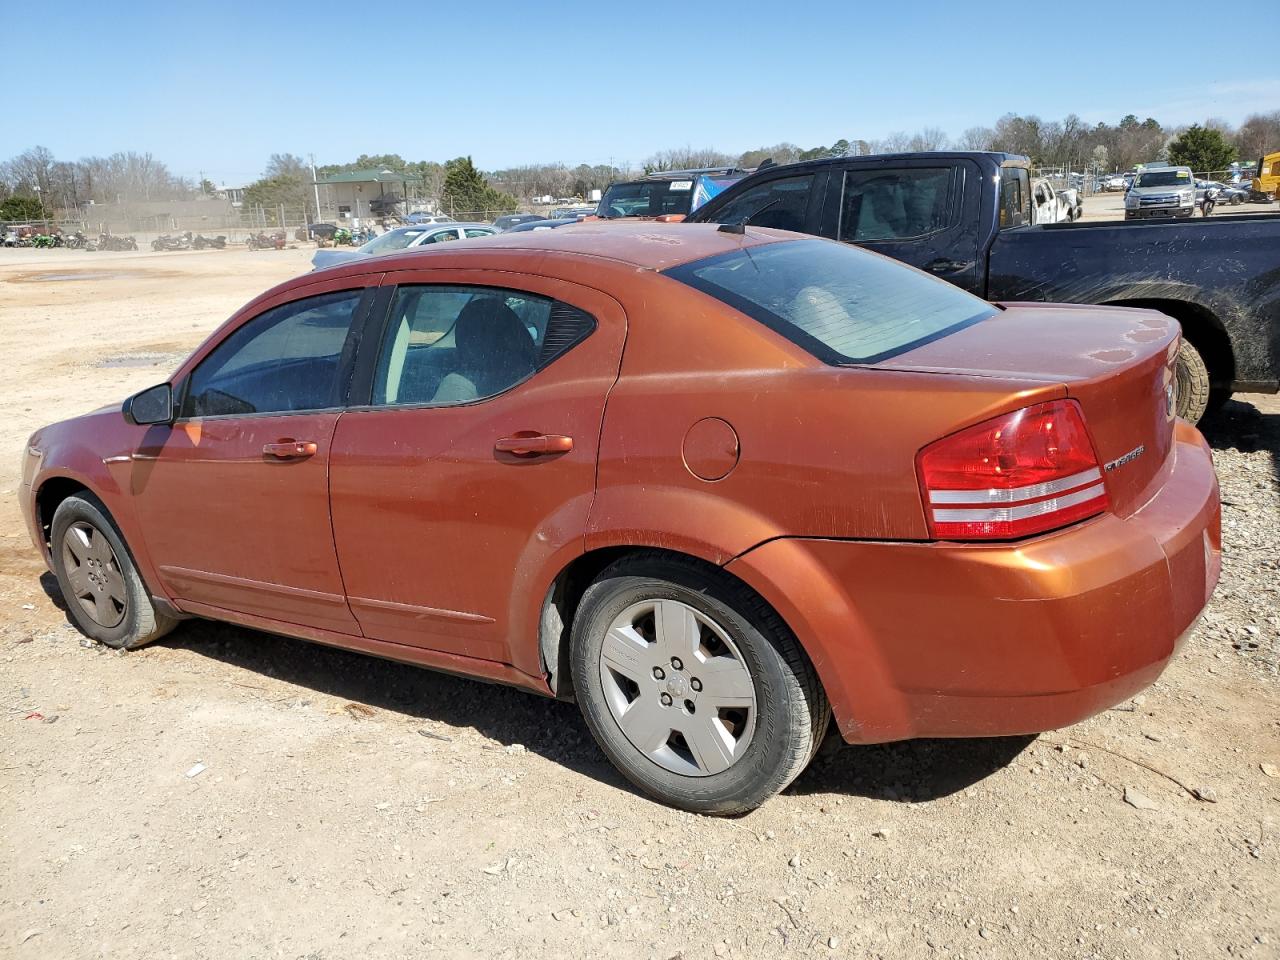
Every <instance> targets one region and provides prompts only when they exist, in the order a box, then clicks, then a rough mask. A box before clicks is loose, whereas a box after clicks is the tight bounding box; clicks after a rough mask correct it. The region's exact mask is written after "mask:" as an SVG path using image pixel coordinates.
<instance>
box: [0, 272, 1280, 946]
mask: <svg viewBox="0 0 1280 960" xmlns="http://www.w3.org/2000/svg"><path fill="white" fill-rule="evenodd" d="M309 255H310V251H309V250H307V249H295V250H287V251H284V252H276V251H262V252H257V253H250V252H247V251H231V250H228V251H206V252H199V253H195V252H192V253H169V254H153V253H150V252H147V253H132V254H106V253H99V254H81V253H76V252H71V251H65V250H49V251H35V250H0V357H3V358H4V363H5V376H4V378H3V381H0V558H3V562H2V563H0V611H3V617H2V618H0V698H2V700H0V957H18V958H28V957H30V958H37V957H38V958H59V960H73V958H82V957H84V958H87V957H111V958H128V957H145V958H148V960H151V958H156V957H174V958H184V960H185V958H220V960H221V958H231V957H234V958H288V960H294V958H299V960H301V958H307V960H318V958H323V960H340V958H357V957H377V958H399V957H405V958H408V957H413V958H421V957H431V956H440V957H450V958H453V957H543V956H545V957H579V956H582V957H588V956H589V957H603V956H609V957H614V956H617V957H651V958H656V960H669V958H674V957H683V958H690V960H691V958H697V957H708V958H711V957H726V956H727V957H736V958H755V957H773V956H802V957H807V956H816V957H827V956H830V957H850V958H860V960H861V958H917V957H947V958H960V957H969V958H978V957H982V958H986V957H991V958H1028V957H1053V958H1098V960H1104V958H1105V960H1112V958H1162V960H1164V958H1175V957H1176V958H1187V960H1199V958H1207V957H1232V958H1239V957H1250V958H1252V957H1256V958H1265V957H1277V956H1280V905H1278V904H1280V869H1277V856H1278V853H1280V840H1278V838H1280V779H1276V777H1277V775H1278V774H1280V771H1277V769H1276V768H1277V767H1280V676H1278V663H1280V484H1278V483H1277V468H1278V464H1277V455H1278V452H1280V402H1277V400H1276V398H1262V397H1247V398H1243V402H1234V403H1232V404H1230V405H1229V406H1228V409H1227V411H1226V412H1225V414H1224V415H1222V416H1220V417H1218V418H1216V419H1215V420H1214V421H1213V422H1211V423H1209V424H1208V425H1207V427H1206V432H1207V433H1208V435H1209V436H1210V439H1211V441H1212V442H1213V444H1214V446H1215V457H1216V463H1217V466H1218V469H1219V472H1220V475H1221V478H1222V484H1223V493H1224V499H1225V501H1226V507H1225V531H1224V533H1225V537H1224V539H1225V571H1224V578H1223V582H1222V584H1221V586H1220V587H1219V590H1218V593H1217V595H1216V597H1215V599H1214V601H1213V603H1212V604H1211V606H1210V609H1209V612H1208V614H1207V617H1206V619H1205V621H1204V622H1203V624H1202V626H1201V627H1200V628H1199V629H1198V630H1197V631H1196V633H1195V634H1194V635H1193V636H1192V637H1191V639H1190V640H1189V641H1188V643H1187V644H1186V646H1185V648H1184V650H1183V651H1182V653H1181V654H1180V655H1179V656H1178V657H1177V658H1176V660H1175V661H1174V662H1173V664H1172V665H1171V666H1170V668H1169V669H1168V671H1167V672H1166V673H1165V675H1164V676H1163V677H1162V679H1161V680H1160V681H1159V682H1157V683H1156V685H1155V686H1154V687H1152V688H1151V689H1150V690H1148V691H1147V692H1146V693H1145V694H1143V695H1142V696H1140V697H1136V698H1134V700H1133V701H1131V702H1130V703H1127V704H1124V705H1122V706H1120V707H1117V708H1116V709H1113V710H1110V711H1107V712H1106V713H1104V714H1102V715H1101V716H1099V717H1097V718H1095V719H1093V720H1090V721H1088V722H1086V723H1083V724H1081V725H1079V726H1077V727H1073V728H1071V729H1067V730H1062V731H1057V732H1054V733H1050V734H1046V735H1044V736H1041V737H1038V738H1020V739H1000V740H972V741H923V742H913V743H902V744H892V745H887V746H879V747H843V746H840V745H839V744H837V743H830V742H829V743H828V745H827V746H825V747H824V749H823V750H822V752H821V753H820V755H819V756H818V758H817V759H816V760H815V762H814V764H813V765H812V767H811V768H810V769H809V770H808V771H807V772H806V773H805V774H804V775H802V776H801V778H800V779H799V780H798V781H797V782H796V783H795V784H794V785H793V786H792V787H791V788H790V789H789V790H787V791H786V792H785V793H784V794H782V795H781V796H779V797H777V798H775V799H774V800H772V801H771V802H769V803H768V804H767V805H765V806H764V807H763V808H762V809H761V810H759V811H757V812H755V813H752V814H750V815H747V816H744V817H741V818H737V819H719V820H718V819H709V818H704V817H698V816H693V815H689V814H684V813H678V812H675V811H672V810H668V809H665V808H663V807H660V806H657V805H655V804H654V803H652V802H650V801H648V800H647V799H644V798H643V797H641V796H638V795H637V794H636V793H635V792H634V791H632V790H631V789H630V788H629V787H628V786H627V785H626V784H625V783H624V782H623V781H622V779H621V778H620V777H619V776H618V775H617V774H616V773H614V771H613V769H612V768H611V767H610V766H609V764H608V762H607V761H606V760H605V759H604V757H603V756H602V755H601V753H600V752H599V750H598V749H597V748H596V747H595V745H594V743H593V742H592V740H591V738H590V736H589V734H588V733H587V731H586V728H585V727H584V725H583V723H582V721H581V719H580V718H579V715H578V713H577V712H576V709H575V708H574V707H573V706H571V705H566V704H559V703H554V702H551V701H547V700H543V699H539V698H537V697H533V696H530V695H526V694H522V693H518V692H515V691H512V690H508V689H504V688H500V687H495V686H486V685H483V684H480V683H476V682H472V681H469V680H464V679H459V678H453V677H447V676H442V675H437V674H432V673H429V672H426V671H422V670H418V669H415V668H412V667H407V666H401V665H398V664H394V663H389V662H384V661H379V660H374V659H371V658H367V657H361V656H358V655H356V654H348V653H344V652H341V651H336V650H330V649H326V648H322V647H317V646H311V645H308V644H305V643H302V642H298V641H294V640H288V639H282V638H279V637H274V636H269V635H266V634H261V633H255V632H252V631H249V630H244V629H239V628H234V627H229V626H219V625H215V624H210V623H202V622H197V621H193V622H189V623H187V624H184V625H183V626H182V627H180V628H179V629H178V631H176V632H175V633H174V634H172V635H171V636H170V637H169V638H167V639H166V640H165V641H163V642H161V643H160V644H158V645H155V646H153V647H150V648H147V649H145V650H142V651H139V652H136V653H131V654H116V653H113V652H109V651H106V650H105V649H104V648H101V647H96V646H85V645H83V644H82V643H81V640H80V636H79V634H77V633H76V632H75V631H74V630H73V629H71V628H70V627H69V625H68V624H67V622H66V620H65V618H64V616H63V614H62V613H61V612H60V611H59V609H58V607H57V606H56V605H55V603H54V602H53V601H52V600H51V598H50V596H49V595H48V591H49V589H50V583H51V580H50V578H48V577H47V576H46V577H44V578H43V579H42V576H41V574H42V567H41V565H40V564H39V562H38V561H37V560H36V558H35V555H34V553H33V551H32V549H31V547H30V545H29V544H28V542H27V540H26V535H25V531H24V530H23V526H22V523H21V521H20V519H19V517H18V515H17V511H16V504H15V492H16V487H17V484H18V476H17V469H18V461H19V454H20V451H21V449H22V445H23V443H24V441H25V439H26V437H27V436H28V434H29V433H30V432H31V431H32V430H33V429H35V428H36V427H37V426H39V425H41V424H44V423H46V422H48V421H51V420H55V419H59V418H63V417H66V416H70V415H74V414H77V413H81V412H83V411H86V410H89V409H92V408H95V407H97V406H100V405H102V404H104V403H107V402H113V403H114V402H117V401H118V400H119V399H120V398H122V397H123V396H125V395H126V394H127V393H129V392H131V391H133V390H135V389H139V388H141V387H144V386H147V385H149V384H151V383H153V382H156V381H159V380H162V379H163V378H164V377H165V376H166V375H167V374H168V372H169V371H170V369H171V368H172V367H173V366H174V365H175V364H176V361H177V359H178V358H179V357H180V356H181V355H182V354H184V353H185V352H187V351H188V350H190V349H191V348H192V347H193V346H194V345H195V344H196V343H197V342H198V341H199V340H200V339H201V338H203V337H204V336H205V335H206V334H207V333H208V332H209V331H210V330H212V329H213V327H214V326H215V325H216V324H217V323H219V322H221V320H223V319H224V318H225V317H226V316H227V315H228V314H230V313H231V312H232V310H233V309H234V308H236V307H237V306H239V305H240V304H242V303H243V302H244V301H246V300H247V299H249V298H250V297H251V296H253V295H254V294H256V293H258V292H260V291H261V290H263V289H265V288H266V287H267V286H269V285H271V284H272V283H274V282H276V281H278V280H282V279H285V278H287V277H289V276H291V275H294V274H296V273H299V272H302V271H304V270H305V269H306V268H307V259H308V257H309ZM1126 792H1127V793H1128V797H1129V799H1128V801H1127V802H1126V799H1125V795H1126ZM1193 793H1198V794H1199V795H1200V797H1201V798H1210V799H1201V798H1197V797H1196V796H1194V795H1193Z"/></svg>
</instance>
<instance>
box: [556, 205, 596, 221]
mask: <svg viewBox="0 0 1280 960" xmlns="http://www.w3.org/2000/svg"><path fill="white" fill-rule="evenodd" d="M595 212H596V208H595V207H557V208H556V209H554V210H552V211H551V213H550V215H549V219H551V220H581V219H582V218H583V217H592V216H595Z"/></svg>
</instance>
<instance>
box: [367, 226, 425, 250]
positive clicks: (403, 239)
mask: <svg viewBox="0 0 1280 960" xmlns="http://www.w3.org/2000/svg"><path fill="white" fill-rule="evenodd" d="M426 232H427V231H426V228H423V229H420V230H392V231H390V232H389V233H384V234H383V235H382V236H380V237H374V238H373V239H372V240H370V241H369V242H368V243H366V244H365V245H364V246H363V247H361V248H360V252H361V253H370V254H379V253H390V252H391V251H392V250H403V249H404V248H405V247H407V246H409V244H411V243H413V241H414V240H416V239H418V237H420V236H422V235H423V234H424V233H426Z"/></svg>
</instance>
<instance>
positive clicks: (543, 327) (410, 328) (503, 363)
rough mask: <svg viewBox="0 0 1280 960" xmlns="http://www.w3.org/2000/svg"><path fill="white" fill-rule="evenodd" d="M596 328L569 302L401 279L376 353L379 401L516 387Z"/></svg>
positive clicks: (435, 399) (461, 396)
mask: <svg viewBox="0 0 1280 960" xmlns="http://www.w3.org/2000/svg"><path fill="white" fill-rule="evenodd" d="M594 329H595V320H594V319H593V318H592V317H591V315H590V314H587V313H584V312H583V311H581V310H579V309H577V308H576V307H571V306H569V305H568V304H566V303H561V302H559V301H557V300H551V299H549V298H547V297H539V296H536V295H534V294H529V293H522V292H518V291H515V290H501V289H497V288H494V287H455V286H426V285H422V286H403V287H400V288H399V290H397V291H396V299H395V302H394V303H393V304H392V308H391V322H390V324H389V326H388V328H387V333H386V337H385V338H384V341H383V344H382V350H381V353H380V355H379V358H378V369H377V374H376V377H375V379H374V389H373V402H374V404H375V405H379V406H382V405H405V404H435V405H449V404H458V403H469V402H471V401H475V400H483V399H485V398H486V397H492V396H495V395H497V394H499V393H502V392H503V391H505V390H508V389H510V388H511V387H513V386H515V385H516V384H518V383H520V382H521V381H523V380H526V379H528V378H529V377H531V376H532V375H533V374H534V373H536V372H537V371H539V370H541V369H542V368H544V367H546V366H547V365H548V364H550V363H552V362H553V361H554V360H555V359H556V358H557V357H559V356H560V355H561V354H563V353H565V352H566V351H567V350H569V349H570V348H572V347H573V346H575V345H576V344H578V343H580V342H581V341H582V340H584V339H585V338H586V337H587V336H588V335H589V334H590V333H591V331H592V330H594Z"/></svg>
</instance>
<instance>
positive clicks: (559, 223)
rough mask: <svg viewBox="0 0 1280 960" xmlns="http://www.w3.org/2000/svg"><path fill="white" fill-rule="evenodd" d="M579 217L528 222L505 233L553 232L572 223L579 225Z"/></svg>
mask: <svg viewBox="0 0 1280 960" xmlns="http://www.w3.org/2000/svg"><path fill="white" fill-rule="evenodd" d="M581 222H582V218H581V217H556V218H555V219H548V220H530V221H529V222H528V223H520V224H517V225H516V226H514V227H512V228H511V229H510V230H508V231H506V232H507V233H525V232H528V231H530V230H555V229H557V228H559V227H567V226H569V225H571V224H574V223H581Z"/></svg>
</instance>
